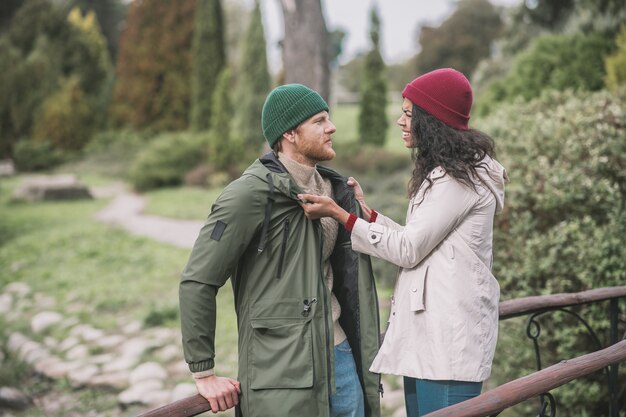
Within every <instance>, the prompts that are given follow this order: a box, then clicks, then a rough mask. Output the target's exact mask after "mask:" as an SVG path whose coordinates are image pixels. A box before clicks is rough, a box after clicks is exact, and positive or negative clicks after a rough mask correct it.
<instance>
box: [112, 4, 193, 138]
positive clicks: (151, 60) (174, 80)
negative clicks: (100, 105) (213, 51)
mask: <svg viewBox="0 0 626 417" xmlns="http://www.w3.org/2000/svg"><path fill="white" fill-rule="evenodd" d="M195 4H196V2H195V0H181V1H175V2H163V1H160V0H144V1H135V2H133V3H132V4H131V5H130V10H129V13H128V18H127V21H126V26H125V28H124V30H123V31H122V34H121V38H120V50H119V56H118V60H117V67H116V74H117V82H116V85H115V91H114V93H113V103H112V108H111V117H112V119H113V125H114V126H131V127H134V128H138V129H144V128H149V129H151V130H153V131H164V130H182V129H186V128H187V126H188V124H189V110H190V89H191V85H190V82H189V80H190V78H191V42H192V33H193V29H194V28H193V26H194V10H195Z"/></svg>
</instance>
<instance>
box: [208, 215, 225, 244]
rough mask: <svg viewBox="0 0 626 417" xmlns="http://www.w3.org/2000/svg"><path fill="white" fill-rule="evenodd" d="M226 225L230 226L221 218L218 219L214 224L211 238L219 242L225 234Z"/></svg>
mask: <svg viewBox="0 0 626 417" xmlns="http://www.w3.org/2000/svg"><path fill="white" fill-rule="evenodd" d="M226 226H228V225H227V224H226V223H224V222H223V221H221V220H218V221H217V222H216V223H215V226H213V232H211V239H213V240H217V241H218V242H219V240H220V239H221V238H222V235H223V234H224V230H226Z"/></svg>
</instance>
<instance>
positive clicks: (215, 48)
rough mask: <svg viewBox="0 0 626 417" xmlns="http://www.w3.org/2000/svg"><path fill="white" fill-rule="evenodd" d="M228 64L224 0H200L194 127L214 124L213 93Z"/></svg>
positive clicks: (194, 51)
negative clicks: (222, 1) (212, 116)
mask: <svg viewBox="0 0 626 417" xmlns="http://www.w3.org/2000/svg"><path fill="white" fill-rule="evenodd" d="M225 65H226V51H225V48H224V17H223V14H222V5H221V2H220V0H198V2H197V5H196V19H195V26H194V33H193V46H192V73H191V127H192V129H194V130H196V131H201V130H206V129H207V128H208V127H209V126H210V124H211V114H212V112H213V109H212V107H213V106H212V96H213V92H214V90H215V86H216V83H217V78H218V75H219V74H220V72H221V71H222V69H223V68H224V66H225Z"/></svg>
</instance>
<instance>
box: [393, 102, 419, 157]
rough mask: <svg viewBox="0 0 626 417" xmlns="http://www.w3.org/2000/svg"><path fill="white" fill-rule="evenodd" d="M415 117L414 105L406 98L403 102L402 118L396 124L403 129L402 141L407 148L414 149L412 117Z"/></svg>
mask: <svg viewBox="0 0 626 417" xmlns="http://www.w3.org/2000/svg"><path fill="white" fill-rule="evenodd" d="M412 116H413V103H412V102H411V101H410V100H409V99H407V98H405V99H404V100H403V101H402V116H400V118H399V119H398V121H397V122H396V123H397V124H398V126H400V129H402V141H404V146H406V147H407V148H413V147H415V145H414V144H413V139H412V137H411V117H412Z"/></svg>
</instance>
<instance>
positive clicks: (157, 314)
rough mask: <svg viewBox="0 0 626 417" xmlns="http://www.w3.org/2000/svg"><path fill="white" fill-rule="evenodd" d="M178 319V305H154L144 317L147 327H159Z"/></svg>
mask: <svg viewBox="0 0 626 417" xmlns="http://www.w3.org/2000/svg"><path fill="white" fill-rule="evenodd" d="M174 321H176V322H177V321H178V306H177V305H172V306H152V307H151V308H150V311H149V312H148V314H147V315H146V317H145V318H144V320H143V322H144V325H145V326H146V327H157V326H163V325H165V324H168V323H171V322H174Z"/></svg>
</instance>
